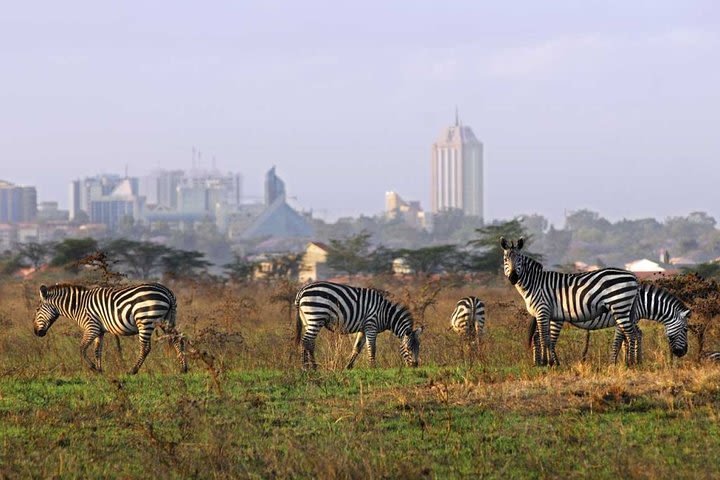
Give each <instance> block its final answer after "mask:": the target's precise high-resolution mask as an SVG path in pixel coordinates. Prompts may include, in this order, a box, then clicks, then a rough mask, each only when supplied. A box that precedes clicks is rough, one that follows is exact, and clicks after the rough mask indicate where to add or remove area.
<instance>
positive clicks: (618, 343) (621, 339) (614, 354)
mask: <svg viewBox="0 0 720 480" xmlns="http://www.w3.org/2000/svg"><path fill="white" fill-rule="evenodd" d="M623 344H625V334H624V333H623V331H622V329H621V328H620V327H615V336H614V337H613V343H612V348H611V350H610V356H611V358H612V362H613V363H615V364H616V363H617V359H618V355H619V354H620V348H621V347H622V346H623ZM625 356H626V357H627V344H626V345H625ZM626 363H627V358H626Z"/></svg>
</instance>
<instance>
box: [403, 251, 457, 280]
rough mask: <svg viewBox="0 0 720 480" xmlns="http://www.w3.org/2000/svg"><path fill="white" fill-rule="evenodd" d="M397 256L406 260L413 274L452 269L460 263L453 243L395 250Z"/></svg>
mask: <svg viewBox="0 0 720 480" xmlns="http://www.w3.org/2000/svg"><path fill="white" fill-rule="evenodd" d="M396 253H397V256H399V257H402V258H404V259H405V261H406V262H407V265H408V267H410V269H411V270H412V271H413V273H414V274H415V275H423V274H429V273H434V272H438V271H440V270H448V269H449V270H453V269H457V268H458V267H460V265H461V258H460V253H459V252H458V250H457V247H456V246H455V245H439V246H435V247H424V248H418V249H414V250H411V249H401V250H397V252H396Z"/></svg>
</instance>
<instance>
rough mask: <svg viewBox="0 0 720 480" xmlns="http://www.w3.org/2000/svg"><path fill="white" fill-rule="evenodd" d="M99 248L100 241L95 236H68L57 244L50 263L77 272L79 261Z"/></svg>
mask: <svg viewBox="0 0 720 480" xmlns="http://www.w3.org/2000/svg"><path fill="white" fill-rule="evenodd" d="M97 250H98V243H97V240H95V239H94V238H89V237H88V238H66V239H65V240H63V241H62V242H60V243H58V244H56V245H55V248H54V249H53V251H54V256H53V258H52V260H51V261H50V265H52V266H54V267H63V268H65V269H66V270H69V271H71V272H75V273H77V271H78V263H77V262H78V261H79V260H81V259H83V258H85V257H87V256H88V255H90V254H91V253H93V252H96V251H97Z"/></svg>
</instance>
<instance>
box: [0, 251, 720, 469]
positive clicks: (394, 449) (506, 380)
mask: <svg viewBox="0 0 720 480" xmlns="http://www.w3.org/2000/svg"><path fill="white" fill-rule="evenodd" d="M94 262H95V263H92V262H86V264H90V265H92V267H91V268H88V267H80V268H79V269H78V271H79V273H78V274H77V276H72V275H71V274H70V273H69V272H67V271H65V270H59V269H58V270H54V269H50V270H48V271H46V272H44V273H43V274H41V275H39V276H37V277H34V278H33V279H32V280H30V281H24V282H23V281H20V280H11V279H5V280H4V281H3V282H2V284H0V326H1V327H2V331H3V335H2V336H0V477H7V478H17V477H43V478H47V477H56V478H76V477H83V478H87V477H90V478H98V477H121V478H128V477H130V478H134V477H144V478H147V477H160V478H453V477H456V478H457V477H460V478H462V477H476V476H483V477H488V478H547V477H552V478H579V477H595V478H611V477H617V476H622V477H630V478H658V477H671V478H717V477H718V476H720V465H719V464H718V463H717V462H716V461H715V459H716V458H717V457H718V454H720V424H718V415H719V414H720V367H718V366H716V365H715V364H713V363H708V362H702V361H699V357H698V355H697V353H698V343H697V338H696V337H694V339H693V340H692V342H693V343H692V344H691V350H690V354H689V355H688V356H687V357H685V358H682V359H673V358H670V356H669V354H668V347H667V341H666V340H665V338H664V336H663V332H662V329H661V328H660V327H659V326H657V325H655V324H652V323H646V324H645V325H644V329H643V330H644V332H645V337H644V339H645V348H644V352H645V356H644V364H643V365H642V366H641V367H638V368H634V369H627V368H626V367H624V366H621V365H619V366H615V365H609V363H608V359H609V346H610V340H611V336H612V331H602V332H596V333H593V335H592V337H591V339H590V345H589V349H588V352H587V355H586V359H585V361H582V357H583V350H584V348H585V332H584V331H580V330H577V329H573V328H569V327H566V329H565V330H564V331H563V334H562V335H561V338H560V342H559V344H558V354H559V355H560V357H561V361H562V365H561V366H560V367H558V368H555V369H545V368H535V367H533V366H531V364H532V362H531V357H530V353H529V351H528V350H527V349H526V346H525V342H526V340H525V336H526V326H527V314H526V313H525V311H524V307H523V305H522V303H521V300H520V297H519V296H518V295H517V293H516V292H515V291H514V290H513V289H511V287H509V286H508V285H507V284H506V283H504V282H503V281H502V280H501V279H500V278H488V277H483V280H482V282H479V281H478V279H476V278H471V277H458V278H451V277H447V278H443V279H429V278H427V277H412V278H410V279H407V280H405V281H402V282H401V281H398V280H395V279H393V278H392V277H389V276H374V277H369V278H368V277H364V278H358V280H357V282H356V283H358V284H363V285H366V286H374V287H377V288H382V289H384V290H387V291H389V292H391V294H392V295H393V296H394V297H395V298H396V299H398V300H399V301H402V302H404V303H406V304H408V305H409V306H410V307H411V308H412V309H413V311H414V312H415V316H416V321H417V322H418V323H422V324H423V325H424V326H425V331H424V333H423V336H422V345H421V366H420V367H419V368H417V369H409V368H405V367H403V366H402V361H401V359H400V356H399V354H398V347H399V342H398V341H397V339H395V338H394V337H392V335H391V334H390V333H387V332H386V333H384V334H382V335H381V336H380V338H379V340H378V365H379V367H378V368H376V369H370V368H368V365H367V359H366V358H365V357H364V356H362V357H361V358H360V359H359V360H358V363H357V364H356V369H355V370H352V371H345V370H343V366H344V365H345V362H346V361H347V358H348V357H349V355H350V352H351V348H352V342H351V340H352V339H351V338H350V337H348V336H344V335H340V334H337V333H332V332H329V331H327V330H325V331H323V332H322V333H321V335H320V337H319V344H318V350H317V360H318V362H319V364H320V368H319V369H318V371H311V372H306V371H302V370H301V369H300V353H299V351H298V350H297V349H296V347H295V345H294V343H293V341H292V333H293V332H292V323H293V312H292V310H291V304H292V299H293V297H294V293H295V290H296V288H297V285H295V284H294V283H293V282H291V281H288V280H287V279H274V280H270V281H267V282H254V283H252V282H245V281H240V282H220V281H217V280H212V279H209V278H207V279H206V277H201V278H195V279H187V278H185V279H181V278H168V279H167V280H166V282H165V283H166V284H167V285H168V286H170V287H171V288H172V289H173V290H174V291H175V293H176V295H177V298H178V301H179V305H178V327H179V328H180V330H181V331H182V332H183V333H184V334H185V335H186V337H187V339H188V342H189V346H190V352H191V353H190V362H191V363H190V373H188V374H185V375H182V374H179V373H178V368H177V363H176V361H175V355H174V352H173V351H172V349H171V348H170V347H169V346H168V345H167V342H166V340H165V339H164V338H162V337H161V336H159V335H157V336H156V340H155V343H154V345H153V351H152V352H151V353H150V355H149V356H148V359H147V361H146V363H145V365H144V366H143V368H142V370H141V371H140V373H139V374H138V375H136V376H128V375H126V373H125V372H126V371H127V370H128V369H129V367H130V366H131V364H132V362H133V359H134V356H135V353H136V348H137V338H135V337H127V338H123V339H121V341H120V343H119V344H120V348H118V347H117V346H116V344H115V341H114V340H113V339H112V338H106V341H105V350H104V367H105V373H104V374H103V375H97V374H95V373H93V372H91V371H90V370H89V369H87V368H86V367H85V366H84V365H83V364H82V362H81V360H80V355H79V352H78V347H79V337H80V333H79V330H78V328H77V326H76V325H75V324H74V323H72V322H71V321H69V320H67V319H60V320H58V321H57V322H56V324H55V325H54V326H53V327H52V329H51V330H50V333H49V334H48V335H47V336H46V337H43V338H37V337H34V336H33V333H32V319H33V317H34V310H35V307H36V305H37V303H38V293H37V289H38V286H39V284H40V283H48V284H49V283H54V282H56V281H60V280H70V279H72V280H74V281H79V282H86V283H115V282H125V281H127V280H125V279H123V278H122V277H120V276H114V275H112V273H113V272H112V268H109V267H108V262H107V259H105V258H94ZM140 267H142V266H140ZM103 268H104V270H103ZM683 285H684V284H683ZM670 287H671V286H668V288H670ZM683 288H685V290H684V291H686V292H689V293H688V295H691V294H692V295H696V296H702V295H704V297H702V298H705V299H706V300H703V301H702V302H706V303H709V302H711V300H710V297H711V296H712V292H710V290H708V289H705V290H702V289H701V288H699V287H698V289H697V291H695V293H692V292H691V288H690V287H689V286H688V285H685V286H684V287H683ZM703 288H704V287H703ZM715 288H717V286H715ZM468 294H474V295H477V296H479V297H480V298H482V299H483V300H484V301H485V304H486V310H487V322H486V335H485V337H484V339H483V341H482V343H481V345H480V347H479V348H475V347H471V346H468V345H465V344H463V342H462V341H461V340H460V339H459V338H457V337H456V336H455V335H454V334H453V333H452V332H449V331H448V330H447V327H448V326H449V323H448V317H449V315H450V313H451V311H452V309H453V307H454V304H455V302H456V301H457V300H458V299H459V298H460V297H462V296H464V295H468ZM715 294H717V292H716V293H715ZM688 299H690V300H692V298H691V297H688V298H685V299H684V300H686V301H688ZM702 302H701V303H702ZM703 312H704V313H705V314H707V316H708V317H707V318H708V319H707V320H703V322H704V323H703V324H707V326H706V328H705V329H704V331H703V333H704V337H703V340H702V341H703V345H704V348H705V349H706V350H712V349H717V350H720V337H719V336H718V334H717V332H716V331H715V330H714V327H713V326H714V324H713V323H712V322H711V320H712V319H714V317H715V315H717V313H715V312H714V311H712V310H710V309H706V310H704V311H703ZM700 318H704V317H702V315H700ZM697 322H701V320H697Z"/></svg>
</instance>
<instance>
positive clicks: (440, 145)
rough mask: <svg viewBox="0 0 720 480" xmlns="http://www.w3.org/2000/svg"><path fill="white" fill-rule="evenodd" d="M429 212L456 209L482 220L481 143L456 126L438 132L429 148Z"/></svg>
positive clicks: (457, 123) (471, 132)
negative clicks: (430, 207) (430, 183)
mask: <svg viewBox="0 0 720 480" xmlns="http://www.w3.org/2000/svg"><path fill="white" fill-rule="evenodd" d="M431 168H432V185H431V195H432V199H431V205H432V212H433V213H438V212H442V211H443V210H450V209H459V210H462V211H463V212H464V213H465V215H473V216H478V217H481V218H483V217H484V204H483V193H484V188H483V144H482V143H481V142H480V141H479V140H478V139H477V137H476V136H475V133H473V131H472V129H471V128H470V127H468V126H464V125H462V124H461V123H460V120H459V118H458V116H457V112H456V113H455V124H454V125H451V126H450V127H447V128H446V129H444V130H443V131H442V133H441V134H440V136H439V137H438V139H437V141H436V142H435V143H434V144H433V146H432V163H431Z"/></svg>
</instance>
